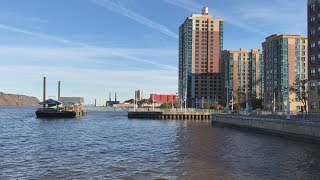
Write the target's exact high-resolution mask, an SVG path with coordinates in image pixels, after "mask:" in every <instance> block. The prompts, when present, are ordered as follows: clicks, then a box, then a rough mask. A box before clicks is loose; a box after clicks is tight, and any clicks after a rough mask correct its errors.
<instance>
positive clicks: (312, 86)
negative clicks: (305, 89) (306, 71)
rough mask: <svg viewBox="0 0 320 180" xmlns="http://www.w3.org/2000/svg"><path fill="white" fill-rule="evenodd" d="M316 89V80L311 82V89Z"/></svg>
mask: <svg viewBox="0 0 320 180" xmlns="http://www.w3.org/2000/svg"><path fill="white" fill-rule="evenodd" d="M315 89H316V83H315V82H311V83H310V90H315Z"/></svg>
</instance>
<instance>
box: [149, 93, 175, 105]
mask: <svg viewBox="0 0 320 180" xmlns="http://www.w3.org/2000/svg"><path fill="white" fill-rule="evenodd" d="M150 99H153V101H154V102H160V103H168V102H174V101H177V100H178V96H177V95H175V94H169V95H166V94H150Z"/></svg>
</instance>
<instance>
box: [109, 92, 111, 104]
mask: <svg viewBox="0 0 320 180" xmlns="http://www.w3.org/2000/svg"><path fill="white" fill-rule="evenodd" d="M109 101H110V102H111V92H109Z"/></svg>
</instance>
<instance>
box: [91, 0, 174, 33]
mask: <svg viewBox="0 0 320 180" xmlns="http://www.w3.org/2000/svg"><path fill="white" fill-rule="evenodd" d="M91 2H93V3H95V4H97V5H99V6H101V7H103V8H105V9H108V10H110V11H113V12H115V13H118V14H120V15H122V16H126V17H128V18H130V19H132V20H134V21H136V22H138V23H140V24H143V25H145V26H148V27H150V28H152V29H155V30H157V31H160V32H161V33H163V34H166V35H168V36H170V37H173V38H176V39H177V38H178V35H177V34H176V33H174V32H173V31H171V30H170V29H169V28H167V27H166V26H164V25H162V24H160V23H157V22H155V21H152V20H150V19H148V18H146V17H144V16H142V15H140V14H138V13H135V12H133V11H132V10H130V9H128V8H126V7H124V6H123V5H121V4H120V3H118V2H115V1H112V0H91Z"/></svg>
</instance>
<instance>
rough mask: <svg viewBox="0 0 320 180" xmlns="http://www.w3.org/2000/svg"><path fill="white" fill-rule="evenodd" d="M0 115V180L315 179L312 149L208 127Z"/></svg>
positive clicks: (318, 155)
mask: <svg viewBox="0 0 320 180" xmlns="http://www.w3.org/2000/svg"><path fill="white" fill-rule="evenodd" d="M34 111H35V108H34V107H0V179H320V171H319V170H320V146H319V145H316V144H310V143H303V142H299V141H294V140H288V139H284V138H280V137H274V136H269V135H264V134H257V133H252V132H246V131H240V130H235V129H228V128H221V127H213V126H211V124H210V122H201V121H197V122H186V121H158V120H129V119H127V116H126V112H106V111H93V110H91V111H88V114H87V115H86V116H84V117H82V118H80V119H62V120H61V119H60V120H46V119H37V118H35V114H34Z"/></svg>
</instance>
